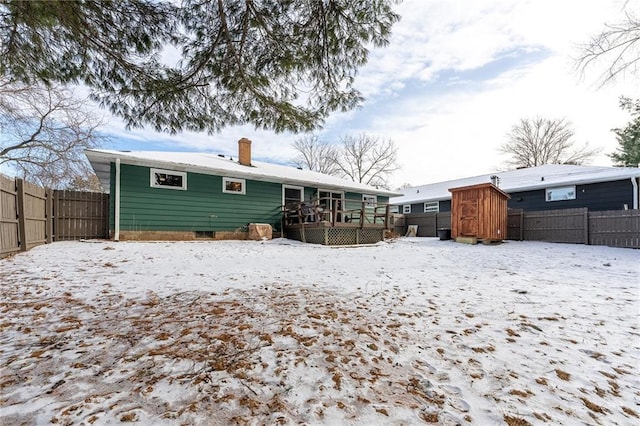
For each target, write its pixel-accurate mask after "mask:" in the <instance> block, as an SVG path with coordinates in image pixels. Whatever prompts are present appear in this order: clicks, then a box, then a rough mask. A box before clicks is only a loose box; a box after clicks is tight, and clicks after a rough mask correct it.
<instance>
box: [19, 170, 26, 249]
mask: <svg viewBox="0 0 640 426" xmlns="http://www.w3.org/2000/svg"><path fill="white" fill-rule="evenodd" d="M16 196H17V198H16V210H17V212H18V244H19V245H20V251H27V218H26V217H25V213H24V210H25V205H24V203H25V201H24V180H22V179H16Z"/></svg>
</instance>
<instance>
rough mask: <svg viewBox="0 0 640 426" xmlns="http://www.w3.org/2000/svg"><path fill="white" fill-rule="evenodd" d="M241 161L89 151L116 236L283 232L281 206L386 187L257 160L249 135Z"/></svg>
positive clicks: (380, 195) (360, 196) (352, 199)
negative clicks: (252, 228)
mask: <svg viewBox="0 0 640 426" xmlns="http://www.w3.org/2000/svg"><path fill="white" fill-rule="evenodd" d="M238 145H239V154H240V155H239V157H238V158H239V160H238V161H234V160H232V159H231V158H229V157H226V156H221V155H216V154H207V153H188V152H149V151H138V152H128V151H111V150H94V149H91V150H86V151H85V153H86V156H87V158H88V159H89V162H90V163H91V165H92V167H93V169H94V170H95V172H96V174H97V176H98V178H99V179H100V181H101V183H102V185H103V187H104V188H105V190H107V191H108V192H109V193H110V221H109V223H110V228H111V235H112V237H113V238H114V239H116V240H119V239H181V240H184V239H194V238H216V239H227V238H242V237H243V236H246V231H247V229H248V225H249V224H252V223H259V224H269V225H271V227H272V228H273V230H274V231H275V232H280V231H281V223H282V207H283V205H285V204H289V203H294V202H303V201H307V200H311V199H313V198H318V197H321V196H325V195H326V194H329V195H330V196H331V197H337V198H339V199H341V200H342V204H343V205H349V204H350V203H352V204H354V205H355V204H356V203H357V204H360V203H361V202H362V201H363V200H365V199H367V200H369V199H370V198H371V197H375V201H376V202H378V203H387V202H388V200H389V197H390V196H396V195H399V194H397V193H394V192H389V191H386V190H379V189H377V188H374V187H371V186H368V185H363V184H360V183H356V182H351V181H348V180H344V179H340V178H337V177H335V176H328V175H324V174H321V173H317V172H313V171H310V170H300V169H297V168H295V167H289V166H283V165H277V164H270V163H262V162H257V161H252V160H251V141H249V140H248V139H244V138H243V139H241V140H240V141H239V142H238Z"/></svg>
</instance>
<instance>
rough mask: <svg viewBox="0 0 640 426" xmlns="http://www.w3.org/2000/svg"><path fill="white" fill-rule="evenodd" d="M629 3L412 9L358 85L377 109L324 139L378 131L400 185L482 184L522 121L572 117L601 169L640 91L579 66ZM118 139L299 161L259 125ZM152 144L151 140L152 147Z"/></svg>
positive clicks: (336, 124)
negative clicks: (248, 144)
mask: <svg viewBox="0 0 640 426" xmlns="http://www.w3.org/2000/svg"><path fill="white" fill-rule="evenodd" d="M625 4H626V5H627V6H630V5H629V4H628V2H624V1H623V0H612V1H604V0H603V1H597V2H595V1H591V2H585V1H583V0H563V1H557V0H520V1H513V0H492V1H489V0H485V1H477V0H458V1H445V0H428V1H422V0H405V1H404V2H403V3H401V4H400V5H399V6H398V9H397V10H398V12H399V13H400V14H401V15H402V20H401V21H400V22H399V23H398V24H396V26H395V27H394V30H393V36H392V39H391V44H390V45H389V46H388V47H386V48H384V49H376V50H374V51H372V52H371V55H370V62H369V64H368V65H367V66H366V67H364V68H363V69H362V70H361V73H360V75H359V76H358V78H357V80H356V84H357V87H358V89H359V90H361V91H362V92H363V93H364V94H365V96H367V101H366V102H365V104H364V105H363V107H362V108H361V109H356V110H353V111H349V112H348V113H336V114H333V115H332V116H330V117H329V118H328V119H327V122H326V126H325V130H324V135H325V136H326V137H328V138H330V139H335V137H337V136H338V135H342V134H346V133H360V132H368V133H372V134H378V135H381V136H383V137H389V138H392V139H393V140H394V141H395V142H396V144H397V145H398V147H399V149H400V161H401V163H402V165H403V169H402V171H401V172H399V173H397V174H396V176H395V178H394V184H396V185H400V184H402V183H405V182H410V183H412V184H416V185H417V184H424V183H428V182H432V181H437V180H444V179H452V178H456V177H463V176H470V175H477V174H482V173H487V172H490V171H493V170H495V169H496V168H498V167H500V166H502V165H503V164H504V160H505V159H504V157H503V156H500V155H499V154H498V152H497V148H498V147H499V146H500V145H501V144H502V143H503V142H504V141H505V134H506V132H507V131H508V130H509V129H510V127H511V126H512V125H513V124H515V123H516V122H517V121H518V120H519V119H520V118H524V117H529V116H536V115H541V116H546V117H550V118H556V117H566V118H567V119H569V120H571V121H572V122H573V124H574V129H575V131H576V138H575V140H576V142H578V143H580V144H582V143H584V142H586V141H588V142H590V144H591V145H594V146H601V147H602V148H603V154H602V155H600V156H599V157H598V158H597V159H596V161H595V162H594V164H598V165H610V161H609V159H608V157H606V155H605V153H607V152H612V151H613V150H614V149H615V146H616V142H615V137H614V135H613V133H612V132H611V131H610V130H611V128H613V127H618V126H623V125H624V124H625V123H626V122H627V121H628V120H629V117H628V116H627V115H626V114H625V113H624V112H623V111H621V110H620V109H619V107H618V97H619V96H620V95H626V96H632V97H640V91H639V88H638V87H636V86H637V84H632V82H631V81H626V82H625V81H620V82H618V83H617V84H616V85H612V86H608V87H605V88H602V89H598V88H597V87H596V85H595V84H594V83H595V82H596V80H597V73H595V72H594V73H592V74H590V75H587V76H585V79H584V81H581V80H580V77H579V76H578V75H577V73H575V72H574V70H573V69H572V67H573V63H572V56H575V55H576V54H577V52H578V49H577V46H578V45H579V44H580V43H584V42H586V41H588V39H589V37H590V36H591V35H594V34H596V33H597V32H599V31H601V30H602V29H603V27H604V24H605V22H612V21H615V20H617V19H618V18H619V17H620V15H621V10H622V6H623V5H625ZM112 128H113V129H114V131H116V132H117V133H118V134H122V135H123V136H124V137H127V138H141V139H145V140H149V141H156V142H161V143H165V144H172V145H173V147H174V149H176V150H178V149H184V150H207V151H213V152H219V153H224V154H227V155H235V153H236V151H237V140H238V139H239V138H241V137H248V138H250V139H252V140H253V142H254V144H253V147H252V149H253V155H254V157H256V158H262V159H270V160H272V161H279V162H286V161H287V160H289V159H290V158H292V157H293V156H294V153H293V150H292V149H291V146H290V145H291V142H293V140H294V139H295V138H296V137H297V136H296V135H291V134H275V133H273V132H266V131H256V130H254V129H253V128H252V127H250V126H243V127H233V128H228V129H224V130H223V131H222V132H220V133H218V134H215V135H207V134H195V133H185V134H180V135H175V136H171V135H164V134H158V133H156V132H153V131H148V130H134V131H132V132H128V131H125V130H124V127H123V126H122V125H121V124H118V122H117V120H115V119H114V120H113V127H112ZM153 145H154V144H153V143H151V142H150V146H153Z"/></svg>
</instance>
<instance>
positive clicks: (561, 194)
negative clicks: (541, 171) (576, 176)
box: [545, 186, 576, 201]
mask: <svg viewBox="0 0 640 426" xmlns="http://www.w3.org/2000/svg"><path fill="white" fill-rule="evenodd" d="M575 199H576V187H575V186H560V187H558V188H547V189H546V190H545V200H546V201H561V200H575Z"/></svg>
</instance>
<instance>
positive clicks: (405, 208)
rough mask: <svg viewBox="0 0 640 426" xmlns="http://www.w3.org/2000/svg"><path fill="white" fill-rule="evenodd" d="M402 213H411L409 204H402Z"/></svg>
mask: <svg viewBox="0 0 640 426" xmlns="http://www.w3.org/2000/svg"><path fill="white" fill-rule="evenodd" d="M402 213H404V214H409V213H411V204H406V205H404V206H402Z"/></svg>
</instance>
